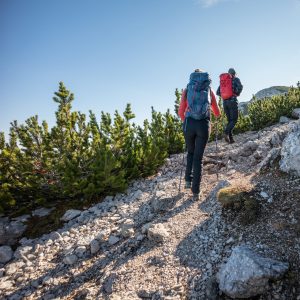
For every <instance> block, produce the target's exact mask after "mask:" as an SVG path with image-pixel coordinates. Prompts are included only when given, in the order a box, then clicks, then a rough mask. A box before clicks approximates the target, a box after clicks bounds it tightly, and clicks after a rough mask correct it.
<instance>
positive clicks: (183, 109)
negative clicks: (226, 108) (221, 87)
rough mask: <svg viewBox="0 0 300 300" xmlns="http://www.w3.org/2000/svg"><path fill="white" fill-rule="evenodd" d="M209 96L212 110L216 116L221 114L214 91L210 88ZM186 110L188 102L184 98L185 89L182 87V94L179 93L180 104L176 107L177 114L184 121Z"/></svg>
mask: <svg viewBox="0 0 300 300" xmlns="http://www.w3.org/2000/svg"><path fill="white" fill-rule="evenodd" d="M210 98H211V108H212V112H213V114H214V115H215V116H216V117H219V116H220V115H221V113H220V109H219V106H218V102H217V98H216V95H215V92H214V91H213V90H212V89H210ZM187 110H188V102H187V98H186V89H184V91H183V92H182V95H181V101H180V106H179V109H178V115H179V117H180V119H181V120H182V121H184V118H185V113H186V111H187Z"/></svg>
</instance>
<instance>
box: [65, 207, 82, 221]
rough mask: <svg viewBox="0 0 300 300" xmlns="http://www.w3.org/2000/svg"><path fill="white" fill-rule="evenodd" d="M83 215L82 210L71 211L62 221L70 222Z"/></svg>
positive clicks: (66, 213)
mask: <svg viewBox="0 0 300 300" xmlns="http://www.w3.org/2000/svg"><path fill="white" fill-rule="evenodd" d="M80 214H81V211H80V210H77V209H69V210H67V211H66V212H65V214H64V215H63V216H62V218H61V220H62V221H65V222H67V221H70V220H72V219H74V218H76V217H78V216H79V215H80Z"/></svg>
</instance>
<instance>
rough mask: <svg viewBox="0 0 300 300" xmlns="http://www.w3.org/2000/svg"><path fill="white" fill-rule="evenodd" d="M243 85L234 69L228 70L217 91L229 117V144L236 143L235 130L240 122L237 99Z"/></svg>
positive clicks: (226, 139)
mask: <svg viewBox="0 0 300 300" xmlns="http://www.w3.org/2000/svg"><path fill="white" fill-rule="evenodd" d="M242 90H243V85H242V84H241V81H240V79H239V78H238V77H236V72H235V70H234V69H233V68H230V69H229V70H228V73H223V74H221V75H220V86H219V87H218V89H217V95H218V96H221V98H222V99H223V108H224V112H225V115H226V117H227V121H228V123H227V126H226V127H225V130H224V131H225V141H226V142H227V143H229V144H232V143H234V142H235V141H234V139H233V133H232V131H233V128H234V127H235V124H236V123H237V121H238V117H239V111H238V100H237V97H238V96H239V95H240V94H241V92H242Z"/></svg>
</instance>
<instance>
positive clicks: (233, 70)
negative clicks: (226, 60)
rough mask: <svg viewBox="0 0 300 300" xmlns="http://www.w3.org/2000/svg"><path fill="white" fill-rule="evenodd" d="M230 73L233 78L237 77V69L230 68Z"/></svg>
mask: <svg viewBox="0 0 300 300" xmlns="http://www.w3.org/2000/svg"><path fill="white" fill-rule="evenodd" d="M228 73H229V74H231V75H232V76H235V75H236V72H235V69H234V68H230V69H229V70H228Z"/></svg>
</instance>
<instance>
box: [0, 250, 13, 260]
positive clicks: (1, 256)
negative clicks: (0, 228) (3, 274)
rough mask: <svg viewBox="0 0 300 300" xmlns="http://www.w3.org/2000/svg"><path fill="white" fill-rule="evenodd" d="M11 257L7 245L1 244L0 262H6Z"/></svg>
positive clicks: (11, 254) (11, 252)
mask: <svg viewBox="0 0 300 300" xmlns="http://www.w3.org/2000/svg"><path fill="white" fill-rule="evenodd" d="M12 257H13V251H12V249H11V247H9V246H1V247H0V263H3V264H5V263H7V262H8V261H10V260H11V259H12Z"/></svg>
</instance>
